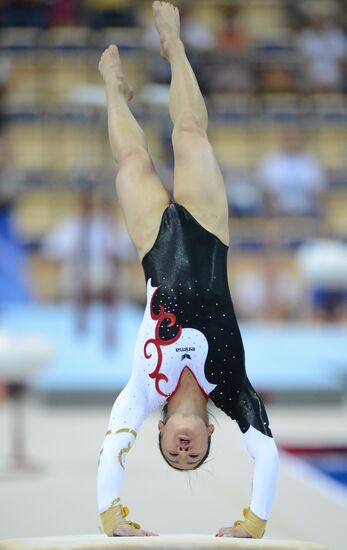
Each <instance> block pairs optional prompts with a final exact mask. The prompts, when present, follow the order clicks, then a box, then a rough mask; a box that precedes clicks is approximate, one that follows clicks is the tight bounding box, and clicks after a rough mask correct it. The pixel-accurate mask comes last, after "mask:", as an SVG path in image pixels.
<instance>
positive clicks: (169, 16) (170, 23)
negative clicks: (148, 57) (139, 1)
mask: <svg viewBox="0 0 347 550" xmlns="http://www.w3.org/2000/svg"><path fill="white" fill-rule="evenodd" d="M153 16H154V23H155V26H156V28H157V31H158V33H159V35H160V55H161V56H162V57H164V59H167V60H169V55H170V46H171V45H172V43H174V42H177V41H178V40H179V37H180V15H179V12H178V9H177V8H176V7H175V6H173V5H172V4H169V2H158V1H155V2H153Z"/></svg>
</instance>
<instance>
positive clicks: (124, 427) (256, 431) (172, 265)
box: [98, 203, 278, 519]
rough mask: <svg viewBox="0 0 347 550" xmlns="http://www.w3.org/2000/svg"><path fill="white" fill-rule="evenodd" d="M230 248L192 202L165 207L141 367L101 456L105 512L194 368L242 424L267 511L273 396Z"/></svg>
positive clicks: (272, 469)
mask: <svg viewBox="0 0 347 550" xmlns="http://www.w3.org/2000/svg"><path fill="white" fill-rule="evenodd" d="M227 251H228V247H227V246H226V245H225V244H223V243H222V242H221V241H220V240H219V239H218V238H217V237H216V236H215V235H213V234H212V233H210V232H209V231H207V229H205V228H204V227H202V225H200V224H199V223H198V222H197V220H196V219H195V218H194V217H193V216H192V215H191V214H190V213H189V212H188V210H186V209H185V208H184V207H183V206H181V205H179V204H176V203H173V204H170V205H169V206H168V207H167V208H166V209H165V211H164V213H163V216H162V220H161V224H160V228H159V233H158V236H157V239H156V241H155V243H154V245H153V247H152V248H151V250H150V251H149V252H148V253H147V254H146V255H145V257H144V258H143V260H142V265H143V269H144V272H145V277H146V283H147V305H146V310H145V313H144V317H143V321H142V324H141V328H140V331H139V334H138V338H137V342H136V346H135V350H134V357H133V371H132V375H131V378H130V380H129V382H128V384H127V385H126V387H125V388H124V389H123V391H122V392H121V393H120V395H119V396H118V397H117V399H116V401H115V403H114V406H113V408H112V412H111V417H110V421H109V426H108V431H107V435H106V437H105V440H104V445H103V449H102V453H101V456H100V464H99V472H98V506H99V512H100V513H102V512H104V511H105V510H107V509H108V507H109V506H110V504H111V502H112V501H114V499H117V498H119V497H120V491H121V483H122V477H123V472H124V462H125V458H126V454H127V452H128V451H129V450H130V448H131V446H132V444H133V442H134V439H135V437H136V435H137V432H138V430H139V428H140V426H141V423H142V422H143V420H144V419H145V417H146V416H147V415H148V414H149V413H150V412H151V411H153V410H154V409H155V408H157V407H159V406H162V405H164V404H165V402H166V401H167V400H168V399H170V397H171V396H172V395H173V393H174V392H175V390H176V389H177V387H178V385H179V381H180V376H181V374H182V371H183V369H184V368H185V367H188V368H189V369H190V371H191V372H192V374H193V375H194V376H195V379H196V381H197V383H198V384H199V386H200V388H201V391H202V392H203V393H204V394H205V396H206V398H209V399H211V401H212V402H213V403H214V404H215V405H216V406H217V407H218V408H220V409H221V410H222V411H224V412H225V413H226V414H227V415H228V416H229V417H230V418H231V419H233V420H236V422H237V423H238V425H239V427H240V430H241V432H242V435H243V438H244V440H245V443H246V446H247V448H248V450H249V452H250V454H251V456H252V457H253V459H254V471H253V486H252V499H251V503H250V508H251V510H252V512H254V514H256V515H257V516H258V517H260V518H262V519H267V518H268V515H269V512H270V509H271V505H272V501H273V496H274V490H275V484H276V478H277V470H278V454H277V449H276V445H275V443H274V440H273V438H272V434H271V430H270V427H269V422H268V418H267V415H266V412H265V409H264V405H263V403H262V401H261V399H260V398H259V396H258V395H257V393H256V392H255V390H254V389H253V387H252V386H251V384H250V382H249V380H248V378H247V375H246V369H245V355H244V348H243V344H242V338H241V334H240V330H239V327H238V323H237V320H236V317H235V313H234V308H233V304H232V300H231V297H230V291H229V286H228V280H227Z"/></svg>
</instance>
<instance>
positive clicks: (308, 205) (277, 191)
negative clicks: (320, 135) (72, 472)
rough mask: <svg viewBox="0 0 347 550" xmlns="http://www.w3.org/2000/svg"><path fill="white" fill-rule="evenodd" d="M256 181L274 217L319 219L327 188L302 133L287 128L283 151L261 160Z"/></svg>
mask: <svg viewBox="0 0 347 550" xmlns="http://www.w3.org/2000/svg"><path fill="white" fill-rule="evenodd" d="M256 179H257V181H258V183H259V185H260V188H261V189H262V191H263V195H264V202H265V207H266V210H267V211H268V213H269V214H271V215H279V216H281V215H309V216H310V215H317V214H319V213H320V208H321V206H320V197H321V194H322V192H323V191H324V189H325V188H326V186H327V179H326V175H325V172H324V170H323V168H322V166H321V164H320V162H319V160H318V159H317V157H316V156H315V155H314V154H313V153H311V152H310V151H309V150H307V149H306V148H305V144H304V138H303V134H302V131H301V130H300V129H299V128H297V127H287V128H285V129H284V130H283V132H282V140H281V144H280V147H279V148H278V150H276V151H272V152H270V153H267V154H265V156H264V157H263V158H262V159H261V160H260V162H259V165H258V168H257V171H256Z"/></svg>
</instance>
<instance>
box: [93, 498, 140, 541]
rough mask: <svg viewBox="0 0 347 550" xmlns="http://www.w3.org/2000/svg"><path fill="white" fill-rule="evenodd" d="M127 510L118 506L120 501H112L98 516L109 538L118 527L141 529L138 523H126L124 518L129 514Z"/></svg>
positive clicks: (125, 507)
mask: <svg viewBox="0 0 347 550" xmlns="http://www.w3.org/2000/svg"><path fill="white" fill-rule="evenodd" d="M129 511H130V510H129V508H128V507H127V506H123V505H122V504H120V499H119V498H116V499H114V500H113V501H112V502H111V504H110V506H109V507H108V508H107V510H106V511H105V512H102V514H100V518H101V523H102V529H103V531H104V533H105V534H106V535H108V536H109V537H112V536H113V531H114V530H115V529H117V527H119V526H120V525H124V524H127V525H132V526H133V527H135V529H141V525H140V524H139V523H135V522H134V521H128V520H126V519H125V518H126V517H127V515H128V514H129Z"/></svg>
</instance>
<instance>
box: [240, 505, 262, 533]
mask: <svg viewBox="0 0 347 550" xmlns="http://www.w3.org/2000/svg"><path fill="white" fill-rule="evenodd" d="M243 517H244V518H245V519H242V520H238V521H235V523H234V525H241V527H243V528H244V530H245V531H247V533H249V534H250V535H251V537H252V538H253V539H261V538H262V536H263V535H264V533H265V528H266V523H267V522H266V520H265V519H260V518H259V517H258V516H256V515H255V514H254V513H253V512H252V510H251V509H250V508H244V510H243Z"/></svg>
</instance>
